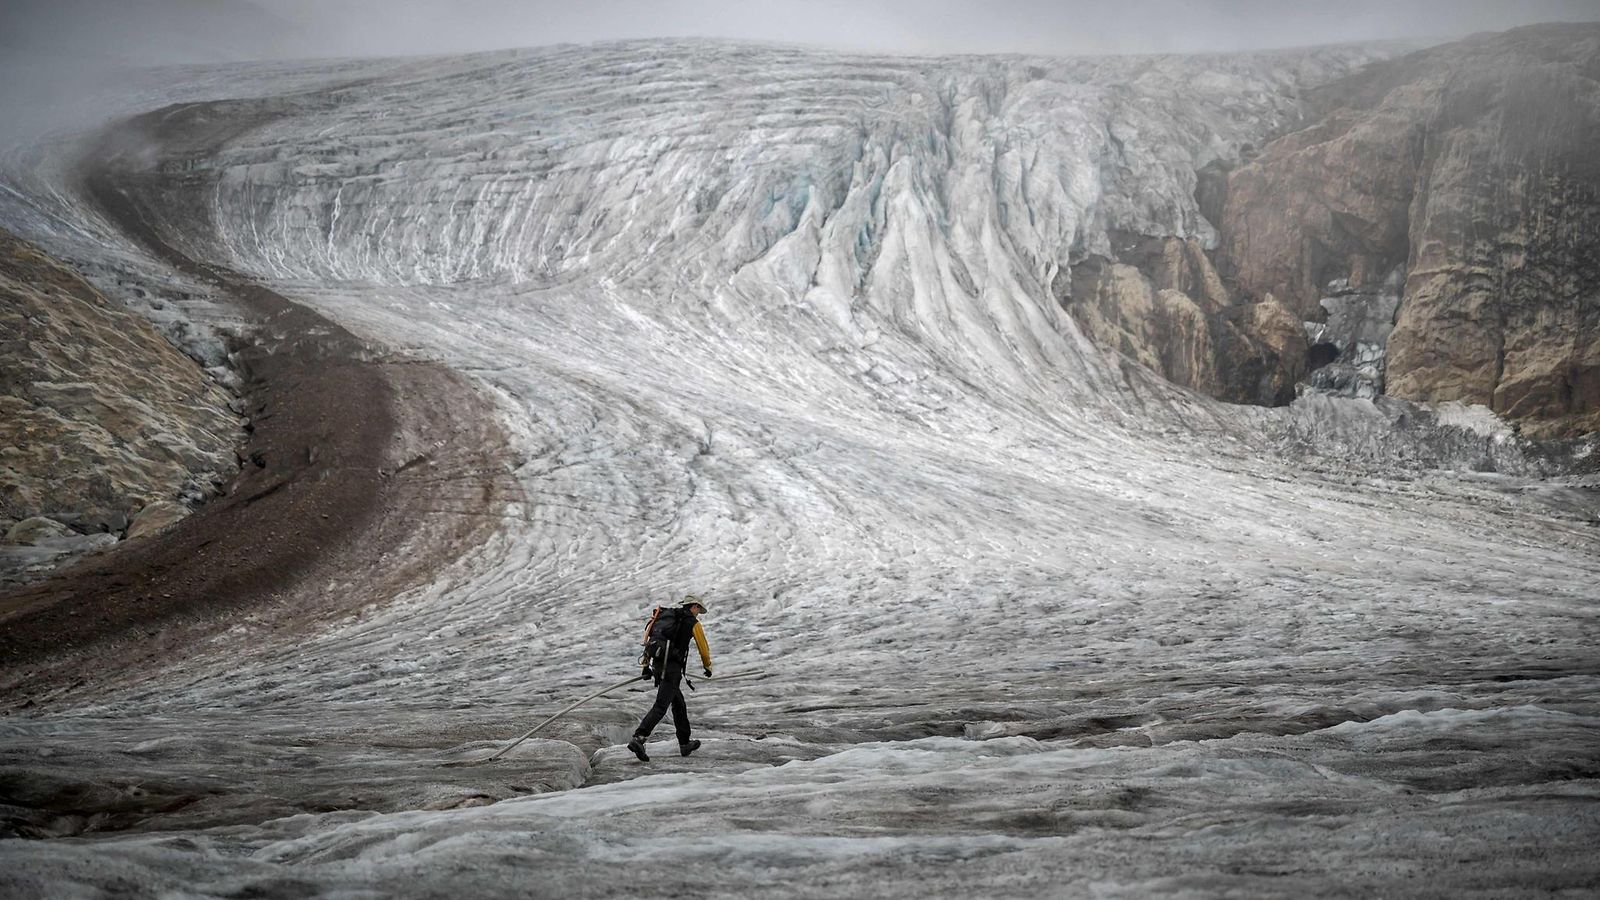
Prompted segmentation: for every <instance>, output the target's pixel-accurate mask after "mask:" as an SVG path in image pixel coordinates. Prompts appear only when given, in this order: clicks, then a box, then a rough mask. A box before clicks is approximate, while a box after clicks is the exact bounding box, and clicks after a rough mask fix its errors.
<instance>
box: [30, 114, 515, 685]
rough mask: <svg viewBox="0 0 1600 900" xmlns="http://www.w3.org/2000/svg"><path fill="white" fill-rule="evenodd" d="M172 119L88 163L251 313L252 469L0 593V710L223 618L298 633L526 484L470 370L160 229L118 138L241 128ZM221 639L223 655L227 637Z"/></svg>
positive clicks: (148, 191)
mask: <svg viewBox="0 0 1600 900" xmlns="http://www.w3.org/2000/svg"><path fill="white" fill-rule="evenodd" d="M183 111H190V112H202V113H203V112H206V111H207V110H206V105H193V106H188V107H184V108H182V109H181V110H178V112H180V113H181V112H183ZM173 113H174V111H173V110H165V111H159V112H157V113H152V114H150V115H148V116H144V117H140V118H138V119H135V120H132V121H131V122H129V123H125V124H124V125H123V126H120V128H119V129H117V130H116V131H114V132H112V133H110V136H109V137H108V140H107V141H106V142H105V143H104V144H102V145H101V147H99V148H98V149H97V150H96V151H95V152H94V153H91V154H90V156H89V162H88V163H87V164H86V167H85V178H84V186H85V190H86V192H87V193H88V195H89V197H90V198H92V199H93V200H94V201H95V202H96V203H98V204H99V205H100V207H101V208H102V209H103V210H104V212H105V213H106V214H107V215H108V216H109V217H110V218H111V219H112V220H113V221H115V222H117V223H118V224H119V225H120V226H121V227H123V228H124V229H126V230H127V231H128V232H129V233H130V234H131V235H133V236H134V237H135V238H137V239H138V240H139V241H140V242H142V243H143V244H144V245H145V246H146V247H148V248H149V249H150V250H151V251H152V252H154V253H155V254H156V255H157V256H159V257H161V258H162V259H164V260H166V261H167V262H168V263H170V264H171V265H173V266H174V267H175V268H178V269H180V270H182V271H185V272H187V273H189V274H191V275H195V276H198V277H202V278H204V279H206V280H208V281H210V282H212V283H213V284H215V285H216V286H217V287H218V288H219V289H220V290H221V292H222V293H224V294H225V295H226V296H228V297H229V298H231V299H232V300H233V301H235V302H236V304H237V306H238V307H239V310H240V311H241V313H242V314H243V315H244V316H245V318H246V320H247V322H248V323H249V324H250V325H251V326H252V329H251V330H252V331H253V333H254V334H255V340H254V342H253V343H251V344H250V345H249V346H248V347H245V348H243V349H242V350H241V352H240V353H239V354H238V356H239V360H240V364H241V368H242V370H243V372H242V374H243V376H244V379H245V382H246V398H247V401H248V408H247V410H246V412H247V414H248V416H249V420H250V425H249V426H248V430H249V432H250V434H249V439H248V442H247V445H246V446H245V447H244V448H243V449H242V450H241V456H242V457H243V458H244V459H246V460H247V462H246V463H245V465H244V466H243V468H242V469H241V470H240V471H239V473H238V475H237V476H236V477H235V478H234V479H233V481H232V482H231V483H230V484H229V485H228V486H227V488H226V490H225V492H224V494H223V496H221V497H219V498H218V499H216V500H214V501H212V502H211V503H209V504H207V505H206V506H205V507H203V508H202V509H201V510H200V511H199V512H197V513H196V514H195V515H193V516H191V517H189V518H188V519H186V520H184V521H183V522H181V523H179V524H178V525H177V526H175V527H174V528H172V529H170V530H169V531H167V532H164V533H163V534H161V535H160V536H159V538H157V539H155V540H149V541H135V542H129V543H125V544H123V545H121V546H119V547H117V548H116V549H114V550H112V551H109V552H107V553H106V554H104V555H102V556H100V557H97V558H93V559H91V560H89V561H86V562H85V563H83V564H81V565H79V566H78V567H76V568H74V569H72V570H70V571H69V572H67V573H64V574H63V575H61V576H59V577H56V578H53V579H51V580H49V581H45V582H41V583H38V584H35V585H30V586H28V587H27V588H25V589H22V590H20V591H17V592H15V593H12V594H10V595H7V596H3V597H0V708H16V707H20V706H30V705H33V704H34V703H37V702H42V701H43V700H45V699H49V698H57V697H63V696H80V695H88V694H92V693H94V692H95V691H97V690H99V689H101V688H104V687H107V686H111V685H113V684H117V683H125V682H128V681H133V680H137V679H140V678H143V677H147V676H148V674H149V673H150V672H151V671H152V670H153V669H154V668H160V667H167V666H181V665H182V664H183V663H182V661H183V660H184V659H185V658H186V657H187V656H188V655H189V654H191V653H193V652H195V650H196V649H197V648H198V647H199V646H200V645H201V644H202V643H204V642H207V640H208V639H209V638H212V637H215V636H216V635H219V634H221V633H223V632H225V631H229V630H230V629H232V631H231V632H230V634H229V638H228V641H233V640H237V641H240V642H249V643H250V644H252V645H259V644H260V643H261V642H262V641H268V640H272V639H274V636H280V637H282V638H283V639H285V640H287V639H291V638H292V636H293V634H294V633H296V632H299V631H302V630H303V629H305V628H307V627H310V626H311V625H313V624H315V623H317V622H321V621H326V620H328V619H330V618H333V617H337V616H340V615H342V614H346V613H349V612H351V611H353V610H356V609H359V608H361V607H363V606H367V605H370V604H373V603H379V602H382V601H384V600H387V599H389V598H391V597H393V596H395V595H396V594H397V593H399V592H400V591H403V590H405V589H406V588H408V587H411V586H414V585H416V584H419V583H422V582H424V581H426V580H427V579H428V577H429V575H430V573H432V572H434V571H436V570H437V569H439V568H440V567H441V566H443V565H445V564H447V563H449V562H450V561H452V560H454V559H456V558H458V557H459V556H460V555H461V554H462V553H463V552H465V551H466V550H468V549H469V548H471V547H472V546H474V545H475V544H477V543H479V542H481V541H482V540H483V539H484V538H485V537H486V536H487V535H488V534H490V533H492V532H493V531H494V530H495V529H496V528H497V527H498V525H499V522H500V520H501V516H502V515H503V514H504V512H505V505H506V503H507V502H508V501H511V500H514V499H516V497H517V495H518V491H517V488H516V484H515V482H514V480H513V479H512V478H511V476H510V474H509V471H510V467H509V466H508V465H507V460H508V458H509V451H508V450H507V448H506V442H505V436H504V433H503V432H502V431H501V429H500V428H499V426H498V424H497V422H496V419H495V416H494V412H493V409H492V407H491V405H490V404H489V402H488V401H487V400H486V399H485V398H484V397H483V396H481V395H480V394H479V393H478V392H477V391H476V390H475V389H474V388H473V386H472V385H471V384H470V383H469V382H468V381H467V380H466V379H465V378H464V377H463V376H461V375H459V374H458V373H455V372H453V371H451V370H450V369H447V368H445V367H444V366H442V365H437V364H433V363H428V362H416V361H401V360H394V359H389V358H387V357H386V356H385V354H384V351H383V348H381V347H377V346H374V345H372V344H370V343H368V342H364V341H362V340H360V339H358V338H357V337H356V336H354V335H352V334H350V332H348V331H347V330H345V329H344V328H342V327H340V326H339V325H338V324H336V323H334V322H332V321H330V320H328V319H326V318H324V317H323V316H321V315H319V314H317V313H315V312H313V311H311V310H310V309H307V308H306V307H303V306H299V305H297V304H294V303H292V302H290V301H288V300H287V299H286V298H284V297H282V296H281V295H279V294H277V293H274V292H273V291H270V290H268V289H266V288H265V287H262V286H261V285H259V284H256V283H254V282H253V281H251V280H250V279H248V278H246V277H244V276H242V275H240V274H239V273H236V272H233V271H230V270H227V269H225V268H222V267H219V266H215V265H211V264H207V263H202V262H200V261H197V260H195V259H192V258H190V257H189V256H188V255H186V254H185V253H184V252H182V251H180V250H178V249H176V248H175V247H174V246H173V245H172V244H171V243H170V242H169V241H168V240H167V239H166V237H165V235H163V234H162V233H160V232H159V231H158V230H157V228H156V227H155V226H152V225H151V224H150V223H151V222H156V221H161V220H162V216H161V215H158V214H157V211H156V210H155V209H153V208H152V206H151V205H150V204H151V202H152V199H153V198H155V199H159V198H163V197H167V196H171V191H172V189H173V187H174V185H173V184H172V183H171V180H170V179H168V178H166V177H165V176H163V175H161V174H160V173H159V170H160V169H161V168H162V165H161V163H160V162H157V163H154V164H151V163H143V164H142V165H145V166H149V168H136V167H135V166H138V165H141V164H140V163H125V162H124V157H122V156H121V155H119V154H118V152H117V148H118V147H120V146H126V145H127V142H128V141H129V139H130V137H132V138H134V139H136V140H135V143H138V144H140V145H142V146H143V147H145V148H146V150H148V147H149V146H150V145H152V144H153V145H154V146H156V147H157V148H158V149H164V148H165V147H166V146H168V144H169V143H170V144H171V145H175V146H179V147H180V148H181V149H182V151H183V152H196V150H197V148H198V149H203V148H204V145H205V144H206V143H208V142H210V141H213V140H222V139H226V137H227V136H228V134H230V133H237V127H238V123H237V120H234V122H235V129H234V131H232V132H228V131H225V130H223V131H219V130H216V129H214V128H213V129H212V130H210V131H205V132H202V131H201V130H200V129H197V128H195V127H192V126H193V125H194V124H195V123H196V122H200V123H204V124H205V125H206V126H207V127H211V126H214V125H215V124H216V122H217V121H218V120H219V118H218V117H216V116H210V115H205V114H201V115H199V116H198V117H186V116H184V115H181V114H179V115H174V114H173ZM246 124H247V125H248V123H246ZM150 155H151V154H149V153H148V152H144V153H140V154H138V155H137V158H138V159H141V160H143V159H148V158H149V157H150ZM168 169H169V170H170V167H168ZM177 187H178V188H182V187H184V186H183V185H178V186H177ZM160 212H162V213H165V214H168V215H170V214H171V212H172V210H171V209H170V208H167V209H164V210H161V211H160ZM441 494H443V495H445V496H441ZM241 625H243V626H245V627H243V628H239V627H237V626H241ZM208 646H209V648H210V649H211V650H212V651H213V652H226V650H227V647H228V646H229V643H228V642H227V641H225V642H222V643H220V644H219V643H217V642H210V643H209V645H208Z"/></svg>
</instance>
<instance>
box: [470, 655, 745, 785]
mask: <svg viewBox="0 0 1600 900" xmlns="http://www.w3.org/2000/svg"><path fill="white" fill-rule="evenodd" d="M765 674H767V673H766V672H761V671H750V672H735V673H733V674H732V675H719V676H716V677H714V678H706V679H703V680H702V682H705V681H709V682H713V683H714V682H718V681H733V680H734V679H736V678H755V677H758V676H761V675H765ZM640 680H641V679H640V678H639V676H637V675H633V676H630V677H628V678H626V679H623V680H622V681H619V682H617V683H616V684H613V685H612V686H610V687H608V688H604V689H602V690H598V691H595V692H594V693H592V694H590V695H589V696H587V697H585V698H583V699H582V700H578V701H575V702H573V703H572V704H570V705H568V706H567V707H566V708H565V709H563V710H561V711H560V712H558V713H556V714H555V715H553V716H551V717H550V718H548V719H545V720H544V721H543V722H540V723H539V724H537V725H535V726H533V727H532V728H530V729H528V733H527V734H524V735H523V736H522V737H519V738H517V739H516V740H514V741H512V742H511V743H510V744H507V745H506V746H505V747H503V748H502V749H501V750H500V752H499V753H496V754H495V755H493V756H491V757H489V758H488V759H484V760H480V762H494V761H495V760H497V759H499V758H500V757H502V756H505V755H506V754H507V753H510V752H511V751H512V750H514V749H516V747H517V745H518V744H521V743H522V742H523V741H525V740H527V739H528V738H531V737H533V736H534V735H535V734H538V733H539V730H540V729H542V728H544V727H545V726H546V725H549V724H550V723H551V722H554V721H555V720H557V719H559V718H561V717H562V716H564V715H566V714H567V713H569V712H572V711H573V710H575V709H577V708H578V707H580V706H582V705H584V704H585V703H588V702H589V701H590V700H594V699H596V698H599V697H604V696H605V695H606V694H609V693H611V692H612V691H614V690H617V689H618V688H623V687H627V686H628V685H630V684H633V683H634V682H635V681H640ZM452 765H459V763H454V764H452Z"/></svg>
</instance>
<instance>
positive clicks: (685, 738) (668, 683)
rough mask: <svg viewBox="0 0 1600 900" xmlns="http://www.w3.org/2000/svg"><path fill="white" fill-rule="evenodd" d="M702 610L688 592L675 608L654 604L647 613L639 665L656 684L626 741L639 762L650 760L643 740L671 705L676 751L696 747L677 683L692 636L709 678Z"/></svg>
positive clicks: (697, 601)
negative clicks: (651, 701)
mask: <svg viewBox="0 0 1600 900" xmlns="http://www.w3.org/2000/svg"><path fill="white" fill-rule="evenodd" d="M705 613H706V606H705V604H704V603H702V602H700V598H699V597H696V596H694V595H693V594H690V595H689V596H687V597H685V598H683V604H682V605H680V606H679V607H678V608H677V609H669V608H666V607H661V606H658V607H656V609H655V612H654V613H652V614H651V616H650V623H649V624H648V625H646V626H645V628H644V656H643V657H642V658H641V659H640V664H641V665H643V666H644V667H645V672H646V673H647V675H648V676H653V677H654V678H655V681H656V684H657V685H658V686H659V687H658V689H657V690H656V702H655V705H654V706H652V707H650V711H649V712H647V713H645V714H644V718H643V719H640V720H639V727H638V728H635V729H634V730H633V739H632V740H630V741H628V749H629V750H632V751H633V755H634V756H637V757H639V759H640V761H641V762H649V761H650V755H649V754H647V753H645V752H644V742H645V740H646V739H648V738H649V737H650V732H652V731H654V730H655V727H656V724H657V723H659V722H660V721H661V717H662V716H664V715H666V714H667V708H668V707H669V706H670V707H671V708H672V724H673V727H674V728H676V729H677V732H678V752H679V753H680V754H682V755H683V756H688V755H689V754H691V753H693V752H694V751H696V750H698V749H699V748H700V742H699V741H695V740H690V739H689V707H688V705H687V704H685V703H684V702H683V689H682V687H680V686H679V682H680V681H681V680H682V679H683V670H684V668H685V667H686V666H687V665H688V662H689V639H690V638H693V639H694V643H695V647H696V648H698V649H699V651H700V663H701V667H702V668H703V669H704V670H705V673H706V677H707V678H710V677H711V648H710V647H708V646H707V645H706V633H705V630H704V629H702V628H701V627H700V617H701V616H703V615H705Z"/></svg>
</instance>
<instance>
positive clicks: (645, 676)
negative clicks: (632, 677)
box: [639, 666, 650, 681]
mask: <svg viewBox="0 0 1600 900" xmlns="http://www.w3.org/2000/svg"><path fill="white" fill-rule="evenodd" d="M639 680H640V681H649V680H650V667H649V666H645V667H644V670H643V671H641V672H640V673H639Z"/></svg>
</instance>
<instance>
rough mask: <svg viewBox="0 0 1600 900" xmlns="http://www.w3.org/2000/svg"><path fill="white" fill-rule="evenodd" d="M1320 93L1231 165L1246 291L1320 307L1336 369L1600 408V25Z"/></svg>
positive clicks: (1585, 423) (1442, 53)
mask: <svg viewBox="0 0 1600 900" xmlns="http://www.w3.org/2000/svg"><path fill="white" fill-rule="evenodd" d="M1309 105H1310V107H1311V108H1312V110H1313V112H1314V114H1315V115H1316V116H1317V117H1318V118H1317V121H1316V123H1315V124H1314V125H1312V126H1310V127H1308V128H1305V129H1303V130H1301V131H1297V132H1294V133H1291V134H1289V135H1286V136H1284V137H1282V138H1280V139H1278V140H1276V141H1274V142H1272V143H1270V144H1268V145H1267V146H1266V148H1265V149H1264V150H1263V152H1262V153H1261V154H1260V156H1259V157H1258V158H1256V159H1254V160H1252V161H1250V162H1249V163H1247V164H1245V165H1242V166H1240V167H1238V168H1237V169H1235V170H1234V171H1233V172H1232V173H1231V175H1230V176H1229V177H1228V178H1227V182H1226V191H1225V197H1224V198H1223V199H1222V201H1221V204H1220V205H1221V208H1222V211H1221V216H1220V222H1219V225H1220V229H1221V232H1222V234H1223V241H1222V246H1221V267H1222V268H1223V269H1224V271H1225V273H1226V274H1228V275H1230V276H1231V278H1232V280H1233V283H1234V286H1235V289H1236V291H1237V293H1238V295H1239V297H1240V298H1241V299H1245V300H1250V301H1256V302H1267V301H1268V300H1269V298H1270V300H1271V301H1276V302H1278V303H1281V304H1282V305H1284V306H1285V307H1286V308H1287V309H1288V310H1289V311H1290V312H1291V313H1292V314H1293V315H1294V316H1296V317H1299V318H1303V319H1305V320H1307V321H1308V322H1311V323H1315V324H1313V326H1312V328H1313V334H1312V337H1313V338H1315V339H1316V340H1317V343H1318V344H1319V345H1320V346H1321V352H1322V358H1321V359H1318V360H1314V362H1326V361H1329V360H1330V359H1331V360H1332V361H1333V362H1335V363H1336V364H1337V365H1338V366H1342V367H1344V371H1342V372H1340V373H1339V374H1338V375H1336V376H1331V377H1328V378H1326V379H1324V383H1325V384H1326V385H1328V386H1334V387H1339V386H1343V387H1344V388H1346V389H1348V390H1349V391H1350V392H1352V393H1357V394H1361V393H1368V394H1370V393H1374V392H1376V391H1378V390H1381V391H1383V392H1386V393H1389V394H1392V395H1394V396H1399V397H1403V398H1408V399H1414V400H1422V401H1444V400H1461V401H1466V402H1470V403H1479V404H1483V405H1486V406H1489V407H1490V408H1492V409H1493V410H1495V411H1496V412H1497V413H1500V414H1501V415H1504V416H1507V417H1509V418H1513V419H1517V420H1520V421H1521V422H1522V423H1523V425H1524V427H1525V428H1527V429H1528V430H1530V431H1531V432H1534V433H1543V434H1563V433H1578V432H1583V431H1590V430H1594V429H1596V428H1597V427H1600V205H1597V200H1600V154H1596V152H1595V148H1596V147H1597V146H1600V28H1597V27H1595V26H1567V25H1562V26H1540V27H1534V28H1527V29H1521V30H1518V31H1514V32H1509V33H1506V34H1503V35H1493V36H1488V37H1483V38H1476V39H1472V40H1468V41H1464V42H1461V43H1459V44H1452V45H1448V46H1445V47H1440V48H1436V49H1433V50H1429V51H1425V52H1421V53H1417V54H1414V55H1411V56H1407V57H1404V58H1401V59H1398V60H1392V61H1389V62H1382V63H1377V64H1375V65H1373V66H1372V67H1370V68H1368V69H1366V70H1363V71H1362V72H1360V73H1358V74H1355V75H1352V76H1348V77H1346V78H1344V79H1341V80H1338V81H1336V82H1334V83H1332V84H1330V85H1328V86H1326V87H1324V88H1321V89H1318V90H1316V91H1314V92H1312V94H1311V96H1310V98H1309ZM1391 326H1392V332H1391V331H1390V330H1389V329H1390V327H1391ZM1307 352H1309V348H1308V350H1307ZM1293 362H1294V361H1293V360H1291V361H1290V363H1289V364H1288V365H1286V366H1285V369H1284V372H1285V374H1286V375H1287V374H1288V373H1289V372H1291V371H1292V370H1293V368H1294V366H1293Z"/></svg>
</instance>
